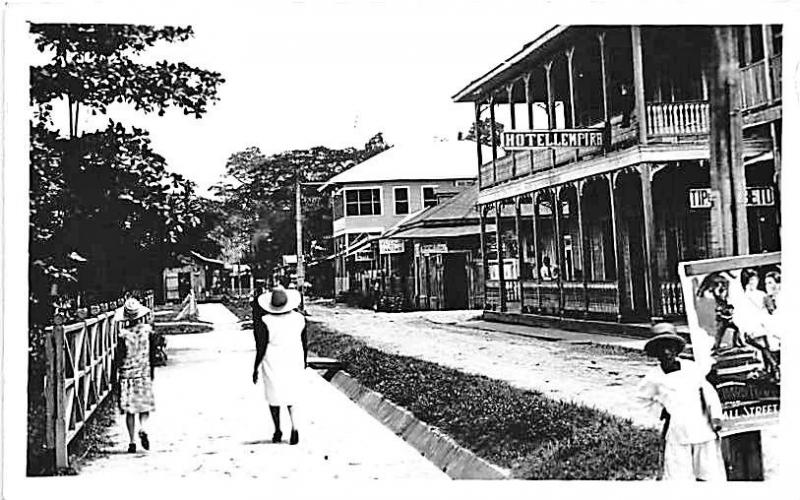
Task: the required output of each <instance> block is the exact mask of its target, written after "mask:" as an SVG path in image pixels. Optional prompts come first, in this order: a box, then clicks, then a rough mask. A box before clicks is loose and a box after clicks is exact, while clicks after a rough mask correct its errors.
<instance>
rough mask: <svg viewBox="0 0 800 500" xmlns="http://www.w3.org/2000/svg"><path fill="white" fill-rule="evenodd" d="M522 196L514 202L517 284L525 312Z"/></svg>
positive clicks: (520, 307)
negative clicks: (517, 268)
mask: <svg viewBox="0 0 800 500" xmlns="http://www.w3.org/2000/svg"><path fill="white" fill-rule="evenodd" d="M521 204H522V197H520V196H518V197H517V199H516V200H515V202H514V229H515V230H516V231H517V266H518V267H519V273H518V276H517V286H518V287H519V288H518V292H519V312H524V307H525V294H524V293H523V292H524V291H525V289H524V288H523V287H522V269H523V268H524V266H525V257H524V256H523V254H522V250H523V245H524V244H525V242H524V241H523V240H522V207H521Z"/></svg>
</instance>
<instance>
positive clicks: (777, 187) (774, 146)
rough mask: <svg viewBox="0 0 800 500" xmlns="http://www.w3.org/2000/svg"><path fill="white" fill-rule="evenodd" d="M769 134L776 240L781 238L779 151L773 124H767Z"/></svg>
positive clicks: (776, 133)
mask: <svg viewBox="0 0 800 500" xmlns="http://www.w3.org/2000/svg"><path fill="white" fill-rule="evenodd" d="M769 133H770V137H771V138H772V164H773V165H774V167H773V168H774V174H773V180H772V182H773V184H775V206H776V207H778V208H777V210H775V219H776V222H777V223H778V239H779V241H781V240H782V238H781V237H780V236H781V209H780V206H781V150H780V149H779V148H778V127H777V125H775V122H774V121H773V122H771V123H770V124H769Z"/></svg>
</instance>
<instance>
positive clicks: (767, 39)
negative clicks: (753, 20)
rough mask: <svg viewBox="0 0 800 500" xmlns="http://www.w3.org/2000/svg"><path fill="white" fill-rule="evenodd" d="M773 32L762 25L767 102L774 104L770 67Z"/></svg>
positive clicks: (765, 25)
mask: <svg viewBox="0 0 800 500" xmlns="http://www.w3.org/2000/svg"><path fill="white" fill-rule="evenodd" d="M771 32H772V30H770V29H769V25H767V24H762V25H761V43H762V46H763V47H764V83H765V84H766V86H767V102H772V99H774V96H773V95H772V71H770V70H771V66H770V58H771V57H772V43H771V41H772V38H771V36H770V35H771V34H772V33H771Z"/></svg>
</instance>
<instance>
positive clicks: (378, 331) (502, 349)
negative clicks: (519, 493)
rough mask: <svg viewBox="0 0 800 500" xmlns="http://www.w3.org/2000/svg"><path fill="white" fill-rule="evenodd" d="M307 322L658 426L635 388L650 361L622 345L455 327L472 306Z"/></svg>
mask: <svg viewBox="0 0 800 500" xmlns="http://www.w3.org/2000/svg"><path fill="white" fill-rule="evenodd" d="M309 312H310V313H311V317H310V318H309V319H310V320H312V321H319V322H323V323H325V324H326V325H327V326H328V327H330V328H333V329H335V330H337V331H340V332H342V333H346V334H348V335H353V336H355V337H358V338H360V339H362V340H364V341H365V342H367V343H368V344H369V345H371V346H373V347H375V348H378V349H381V350H384V351H386V352H391V353H396V354H402V355H405V356H414V357H417V358H420V359H424V360H427V361H431V362H434V363H439V364H441V365H444V366H448V367H451V368H455V369H458V370H461V371H464V372H468V373H475V374H480V375H485V376H487V377H490V378H494V379H498V380H504V381H506V382H508V383H510V384H512V385H514V386H516V387H520V388H524V389H533V390H537V391H541V392H542V393H544V394H547V395H548V396H551V397H554V398H558V399H561V400H569V401H575V402H578V403H581V404H584V405H587V406H593V407H596V408H598V409H601V410H605V411H608V412H610V413H612V414H614V415H618V416H620V417H624V418H630V419H631V420H633V422H634V423H636V424H639V425H643V426H648V427H655V426H657V425H659V421H658V418H657V415H652V414H650V413H648V412H646V411H645V410H644V409H643V408H642V407H641V405H640V404H639V402H637V401H636V399H635V398H634V397H633V392H634V390H635V388H636V386H637V384H638V383H639V381H640V380H641V378H642V377H643V376H644V374H645V373H646V372H647V370H648V369H649V368H650V367H651V366H655V362H654V361H649V360H646V359H645V358H642V357H640V356H638V355H636V354H632V353H629V352H626V351H624V350H621V349H612V348H604V347H600V346H593V345H582V344H574V343H567V342H564V341H556V340H553V341H548V340H540V339H536V338H527V337H521V336H518V335H512V334H508V333H501V332H492V331H485V330H478V329H475V328H468V327H464V326H459V324H470V322H469V320H470V319H471V318H474V317H476V316H477V314H478V313H476V312H475V311H427V312H409V313H375V312H373V311H369V310H364V309H353V308H348V307H343V306H328V305H321V304H317V305H314V304H312V305H310V306H309Z"/></svg>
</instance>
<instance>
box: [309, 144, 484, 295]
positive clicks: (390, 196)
mask: <svg viewBox="0 0 800 500" xmlns="http://www.w3.org/2000/svg"><path fill="white" fill-rule="evenodd" d="M474 155H475V143H474V142H468V141H429V142H423V143H416V144H414V143H412V144H405V145H397V146H394V147H392V148H390V149H388V150H386V151H384V152H382V153H380V154H378V155H376V156H374V157H372V158H370V159H368V160H366V161H364V162H362V163H359V164H357V165H355V166H353V167H352V168H350V169H348V170H345V171H344V172H342V173H340V174H338V175H336V176H334V177H333V178H331V179H330V181H329V182H328V183H327V184H326V185H325V186H323V187H322V188H320V189H334V194H333V196H332V201H333V242H334V245H333V246H334V253H333V255H332V258H333V260H334V269H335V279H334V292H335V294H336V295H337V296H338V295H340V294H342V293H368V291H369V289H370V288H371V287H372V286H374V282H375V280H377V278H378V277H379V275H380V273H381V265H380V261H379V255H380V254H379V252H378V244H377V237H378V236H380V235H381V234H382V233H383V232H384V231H386V230H387V229H389V228H391V227H393V226H395V225H397V224H398V223H399V222H400V221H402V220H403V219H405V218H407V217H409V216H410V215H411V214H413V213H415V212H418V211H420V210H422V209H424V208H426V207H430V206H433V205H435V204H436V203H437V201H438V200H439V199H441V198H442V197H447V196H449V195H454V194H456V193H458V192H460V191H461V190H463V189H464V188H466V187H467V186H471V185H474V183H475V168H474V165H475V157H474ZM368 241H369V244H364V243H366V242H368ZM393 272H394V273H396V274H397V275H398V279H404V278H403V276H406V275H407V274H408V269H400V268H395V269H394V270H393Z"/></svg>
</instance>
